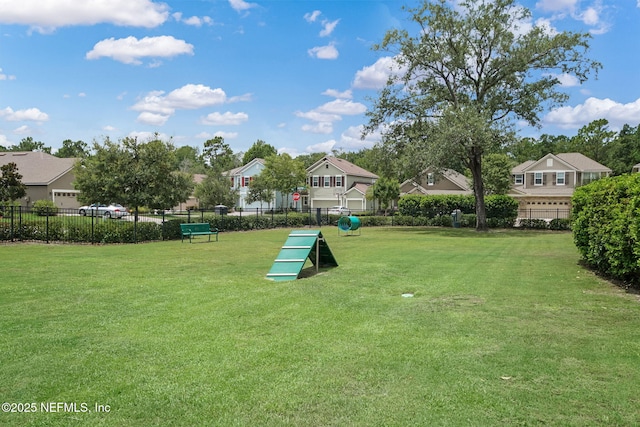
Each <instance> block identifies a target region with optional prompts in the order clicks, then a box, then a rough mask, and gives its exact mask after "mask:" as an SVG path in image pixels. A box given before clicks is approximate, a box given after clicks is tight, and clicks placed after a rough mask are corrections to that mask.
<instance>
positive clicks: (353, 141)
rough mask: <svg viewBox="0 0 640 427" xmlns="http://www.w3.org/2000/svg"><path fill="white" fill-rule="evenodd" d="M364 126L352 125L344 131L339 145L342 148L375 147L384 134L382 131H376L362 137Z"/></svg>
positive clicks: (359, 148)
mask: <svg viewBox="0 0 640 427" xmlns="http://www.w3.org/2000/svg"><path fill="white" fill-rule="evenodd" d="M363 128H364V126H362V125H360V126H350V127H349V128H347V130H345V131H344V132H342V135H340V142H339V146H340V147H342V148H348V149H353V150H361V149H363V148H370V147H373V146H374V145H375V144H376V143H377V142H380V140H381V139H382V135H381V133H380V132H374V133H372V134H369V135H367V136H366V137H365V138H364V139H362V137H361V135H362V130H363Z"/></svg>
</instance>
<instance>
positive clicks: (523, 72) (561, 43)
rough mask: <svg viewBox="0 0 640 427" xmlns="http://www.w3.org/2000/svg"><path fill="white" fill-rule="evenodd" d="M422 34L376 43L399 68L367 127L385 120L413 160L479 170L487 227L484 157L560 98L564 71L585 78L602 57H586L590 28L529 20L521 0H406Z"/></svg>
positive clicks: (393, 147)
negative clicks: (564, 28) (563, 28)
mask: <svg viewBox="0 0 640 427" xmlns="http://www.w3.org/2000/svg"><path fill="white" fill-rule="evenodd" d="M407 10H408V12H409V14H410V20H411V21H412V22H413V23H414V24H416V35H415V36H412V35H410V34H409V32H408V31H407V30H398V29H393V30H390V31H388V32H387V33H386V35H385V37H384V39H383V41H382V43H381V44H379V45H377V46H375V49H376V50H379V51H386V52H390V53H392V54H393V58H394V60H395V63H396V65H397V66H396V68H395V70H394V72H393V73H391V74H390V77H389V80H388V83H387V85H386V87H385V88H384V89H383V90H382V91H381V92H380V94H379V96H378V98H377V99H376V100H374V104H373V107H372V108H371V109H370V110H369V111H368V113H367V114H368V117H369V123H368V124H367V126H366V127H365V131H364V132H365V134H366V133H370V132H374V131H376V130H378V129H380V128H381V129H382V132H383V138H384V143H385V144H386V145H387V146H389V147H390V148H389V149H390V151H391V152H395V153H397V155H398V156H399V158H400V159H401V161H403V162H404V163H405V168H408V169H412V170H415V171H419V170H422V169H424V168H425V167H427V166H432V167H435V168H442V167H449V166H450V163H451V161H452V160H454V159H457V160H458V161H461V162H462V163H463V164H464V166H465V167H466V168H468V169H469V170H470V171H471V175H472V177H473V186H474V194H475V198H476V212H477V223H476V229H477V230H482V231H484V230H487V224H486V210H485V205H484V188H483V180H482V158H483V156H484V155H485V154H488V153H492V152H496V151H498V150H499V149H500V147H501V146H502V145H503V144H505V143H506V142H508V141H509V140H512V139H513V136H512V125H513V123H514V121H515V120H524V121H526V122H528V123H530V124H532V125H537V124H538V123H539V121H540V117H539V116H540V113H541V112H542V111H544V109H545V108H550V107H553V106H556V105H560V104H562V103H563V102H564V101H566V99H567V95H566V94H565V93H563V92H561V91H560V90H559V89H558V88H559V86H560V84H559V83H560V81H559V79H558V76H559V75H561V74H564V73H567V74H571V75H573V76H575V77H576V78H577V79H578V80H579V81H580V82H584V81H585V80H586V79H587V77H588V74H589V73H590V72H591V71H593V70H597V69H598V68H600V64H599V63H597V62H595V61H592V60H589V59H587V58H586V52H587V51H588V48H589V44H588V40H589V37H590V36H589V35H588V34H586V33H573V32H551V31H548V29H546V28H545V27H542V26H534V27H531V28H526V26H525V24H526V23H527V22H530V20H529V18H530V17H531V13H530V11H529V10H528V9H526V8H524V7H521V6H519V5H517V4H516V3H515V0H461V1H460V2H458V3H456V5H455V6H454V5H452V4H451V3H450V2H449V1H447V0H425V1H423V3H422V4H421V6H419V7H417V8H409V9H407Z"/></svg>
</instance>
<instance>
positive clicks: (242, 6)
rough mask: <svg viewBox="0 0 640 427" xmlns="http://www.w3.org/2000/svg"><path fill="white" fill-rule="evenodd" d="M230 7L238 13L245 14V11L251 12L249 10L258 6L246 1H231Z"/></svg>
mask: <svg viewBox="0 0 640 427" xmlns="http://www.w3.org/2000/svg"><path fill="white" fill-rule="evenodd" d="M229 5H230V6H231V7H232V8H233V10H235V11H236V12H243V11H245V10H249V9H251V8H253V7H256V6H258V5H257V4H256V3H247V2H246V1H244V0H229Z"/></svg>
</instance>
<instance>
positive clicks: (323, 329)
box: [0, 227, 640, 426]
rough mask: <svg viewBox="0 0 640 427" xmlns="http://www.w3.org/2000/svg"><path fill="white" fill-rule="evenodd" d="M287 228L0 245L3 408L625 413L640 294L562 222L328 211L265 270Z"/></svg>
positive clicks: (554, 419) (522, 415)
mask: <svg viewBox="0 0 640 427" xmlns="http://www.w3.org/2000/svg"><path fill="white" fill-rule="evenodd" d="M288 232H289V230H269V231H257V232H246V233H239V232H238V233H222V234H221V235H220V241H219V242H212V243H206V238H202V237H201V238H199V239H197V240H195V241H194V243H193V244H189V243H181V242H180V241H170V242H159V243H146V244H138V245H109V246H91V245H78V246H75V245H68V244H65V245H53V244H51V245H45V244H0V401H2V402H9V403H14V405H13V407H12V408H10V409H15V410H22V411H24V410H26V409H35V413H33V412H32V413H24V412H21V413H12V412H1V413H0V425H3V426H29V425H33V426H42V425H46V426H75V425H90V426H150V425H168V426H183V425H184V426H199V425H219V426H258V425H260V426H281V425H291V426H383V425H385V426H407V425H425V426H426V425H438V426H442V425H450V426H458V425H463V426H464V425H473V426H493V425H558V426H559V425H562V426H593V425H602V426H612V425H625V426H628V425H638V424H640V393H639V392H638V385H639V384H640V300H639V298H638V296H637V295H633V294H627V293H624V292H623V291H621V290H619V289H618V288H616V287H614V286H612V285H611V284H609V283H607V282H605V281H603V280H601V279H599V278H597V277H596V276H594V275H593V274H592V273H590V272H589V271H587V270H585V269H584V268H583V267H581V266H580V265H579V264H578V254H577V250H576V249H575V247H574V245H573V242H572V237H571V234H568V233H550V232H524V231H494V232H490V233H487V234H478V233H476V232H475V231H472V230H466V229H438V228H379V229H376V228H365V229H363V230H362V235H361V236H349V237H339V236H338V233H337V229H336V228H335V227H324V228H323V234H324V235H325V237H326V239H327V241H328V243H329V246H330V247H331V249H332V251H333V254H334V255H335V257H336V259H337V261H338V263H339V264H340V266H339V267H337V268H333V269H327V270H324V271H321V272H320V273H319V274H317V275H312V274H308V276H309V277H306V278H304V279H300V280H296V281H290V282H272V281H268V280H266V279H265V275H266V273H267V272H268V271H269V268H270V267H271V264H272V262H273V260H274V259H275V257H276V256H277V254H278V252H279V250H280V247H281V246H282V244H283V243H284V242H285V240H286V239H287V234H288ZM405 293H413V294H414V296H413V297H412V298H407V297H403V296H402V294H405ZM32 403H34V404H35V407H34V406H31V404H32ZM64 403H66V404H67V407H66V408H65V407H64ZM73 404H75V411H74V410H73V409H74V407H73ZM96 404H97V405H102V406H101V407H100V408H99V409H102V411H96V406H95V405H96ZM25 408H26V409H25ZM45 409H49V410H51V409H54V410H56V411H58V412H55V413H52V412H45ZM85 409H86V412H85V411H84V410H85ZM3 410H5V406H3Z"/></svg>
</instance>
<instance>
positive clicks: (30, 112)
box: [0, 107, 49, 122]
mask: <svg viewBox="0 0 640 427" xmlns="http://www.w3.org/2000/svg"><path fill="white" fill-rule="evenodd" d="M0 117H4V119H5V120H6V121H9V122H21V121H33V122H46V121H48V120H49V115H48V114H47V113H43V112H42V111H40V110H39V109H37V108H27V109H26V110H17V111H14V110H13V109H12V108H11V107H7V108H5V109H4V110H0Z"/></svg>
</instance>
